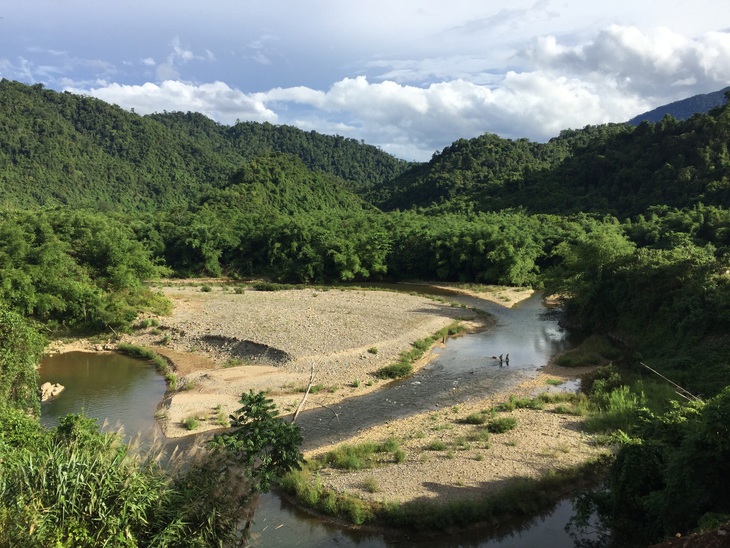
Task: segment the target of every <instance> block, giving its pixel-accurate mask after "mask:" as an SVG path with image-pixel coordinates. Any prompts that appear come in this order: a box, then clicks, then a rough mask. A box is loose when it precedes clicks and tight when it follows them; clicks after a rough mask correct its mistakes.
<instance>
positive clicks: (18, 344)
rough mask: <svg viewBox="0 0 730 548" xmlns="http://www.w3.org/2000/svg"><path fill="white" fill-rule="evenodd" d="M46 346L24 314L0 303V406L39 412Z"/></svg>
mask: <svg viewBox="0 0 730 548" xmlns="http://www.w3.org/2000/svg"><path fill="white" fill-rule="evenodd" d="M44 346H45V341H44V339H43V337H41V335H40V334H39V333H38V332H37V331H36V330H35V329H33V328H32V327H31V326H30V325H28V323H27V322H26V321H25V320H24V319H23V318H22V317H21V316H19V315H18V314H16V313H14V312H10V311H9V310H5V309H3V308H2V306H0V408H2V407H6V406H8V407H13V408H16V409H20V410H21V411H24V412H31V413H34V414H35V415H38V414H39V413H40V402H39V398H38V371H37V369H36V367H37V365H38V363H39V362H40V358H41V355H42V352H43V347H44Z"/></svg>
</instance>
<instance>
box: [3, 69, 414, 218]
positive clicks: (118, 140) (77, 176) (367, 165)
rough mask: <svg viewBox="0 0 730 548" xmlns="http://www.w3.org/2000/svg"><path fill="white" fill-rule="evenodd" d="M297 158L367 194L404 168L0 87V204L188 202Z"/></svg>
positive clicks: (65, 96)
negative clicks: (264, 163) (262, 167)
mask: <svg viewBox="0 0 730 548" xmlns="http://www.w3.org/2000/svg"><path fill="white" fill-rule="evenodd" d="M270 152H287V153H291V154H294V155H296V156H299V157H300V158H301V159H302V161H303V162H304V163H305V164H306V165H307V166H308V167H309V168H311V169H313V170H316V171H322V172H324V173H330V174H332V175H334V176H337V177H339V178H340V179H342V181H343V182H344V184H346V185H347V186H348V187H349V188H351V189H359V188H367V187H369V186H371V185H373V184H375V183H377V182H380V181H382V180H386V179H389V178H391V177H393V176H395V175H397V174H398V173H399V172H400V171H402V170H403V169H405V168H406V167H407V165H408V164H407V163H406V162H404V161H402V160H398V159H396V158H394V157H392V156H390V155H388V154H386V153H384V152H382V151H380V150H379V149H377V148H376V147H373V146H369V145H365V144H362V143H359V142H357V141H355V140H353V139H345V138H343V137H330V136H324V135H319V134H317V133H314V132H304V131H301V130H298V129H295V128H291V127H285V126H272V125H271V124H255V123H242V124H238V125H236V126H234V127H228V126H222V125H220V124H217V123H215V122H213V121H212V120H210V119H208V118H206V117H204V116H202V115H199V114H192V113H187V114H183V113H165V114H157V115H151V116H138V115H136V114H134V113H130V112H127V111H125V110H123V109H121V108H119V107H116V106H113V105H109V104H107V103H104V102H103V101H99V100H97V99H92V98H89V97H81V96H78V95H73V94H70V93H57V92H55V91H50V90H46V89H43V87H42V86H41V85H35V86H27V85H24V84H20V83H17V82H11V81H8V80H2V81H0V205H2V206H3V207H5V208H9V207H30V206H37V205H43V206H54V205H70V206H73V207H91V208H95V209H118V210H126V211H134V210H153V209H156V208H160V207H171V206H181V205H186V204H188V203H191V202H194V201H196V200H197V199H199V197H200V196H201V195H202V194H203V193H204V192H206V191H207V190H210V189H213V188H220V187H222V186H225V185H226V184H227V183H228V181H229V179H230V177H231V175H232V174H233V173H234V171H236V170H237V169H240V168H241V166H242V165H243V164H244V163H245V162H246V161H248V160H251V159H253V158H255V157H257V156H259V155H261V154H268V153H270Z"/></svg>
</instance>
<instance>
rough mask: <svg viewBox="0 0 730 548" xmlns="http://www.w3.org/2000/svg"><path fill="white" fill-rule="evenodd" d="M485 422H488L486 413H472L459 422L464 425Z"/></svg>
mask: <svg viewBox="0 0 730 548" xmlns="http://www.w3.org/2000/svg"><path fill="white" fill-rule="evenodd" d="M487 420H489V416H488V415H487V414H486V413H472V414H471V415H468V416H466V417H464V419H463V420H462V421H461V422H463V423H464V424H484V423H485V422H487Z"/></svg>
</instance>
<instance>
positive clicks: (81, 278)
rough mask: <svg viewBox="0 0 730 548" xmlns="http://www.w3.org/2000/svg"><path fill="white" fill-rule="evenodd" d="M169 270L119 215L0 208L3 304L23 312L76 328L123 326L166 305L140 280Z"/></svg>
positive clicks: (1, 295) (0, 268)
mask: <svg viewBox="0 0 730 548" xmlns="http://www.w3.org/2000/svg"><path fill="white" fill-rule="evenodd" d="M165 272H167V271H166V269H163V268H161V267H159V266H157V265H156V264H155V263H154V262H153V261H152V259H151V258H150V253H149V252H148V251H147V250H146V249H145V248H144V247H143V246H142V244H141V243H140V242H138V241H137V239H136V235H135V233H134V232H133V231H132V230H131V229H130V228H129V227H128V226H127V225H126V224H125V223H124V222H123V220H122V219H115V218H111V217H109V216H103V215H101V214H95V213H89V212H80V211H78V212H72V211H63V210H55V211H34V212H12V213H0V279H1V280H2V281H1V282H0V304H5V305H6V306H7V307H9V308H11V309H13V310H15V311H17V312H19V313H20V314H22V315H24V316H30V317H33V318H35V319H38V320H40V321H44V322H50V323H51V324H52V325H58V324H63V325H65V326H67V327H71V328H77V329H92V330H100V329H108V327H112V328H117V329H118V328H126V327H129V326H131V324H132V323H133V321H134V320H135V319H136V317H137V314H138V313H139V312H140V311H143V310H150V311H155V312H163V311H164V310H165V308H166V305H165V301H164V299H161V298H160V297H159V296H156V295H155V294H153V293H152V292H151V291H150V290H149V289H147V288H146V287H145V286H144V285H143V284H142V282H143V281H144V280H147V279H149V278H153V277H158V276H159V275H160V274H162V273H165ZM167 306H169V305H167Z"/></svg>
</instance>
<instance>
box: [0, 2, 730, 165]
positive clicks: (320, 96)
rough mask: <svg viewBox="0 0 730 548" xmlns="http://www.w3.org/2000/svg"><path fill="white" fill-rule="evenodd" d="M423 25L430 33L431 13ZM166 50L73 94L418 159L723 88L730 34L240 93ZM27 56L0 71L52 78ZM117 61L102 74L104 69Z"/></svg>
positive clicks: (433, 62) (519, 14)
mask: <svg viewBox="0 0 730 548" xmlns="http://www.w3.org/2000/svg"><path fill="white" fill-rule="evenodd" d="M523 6H524V3H523ZM536 6H538V7H539V8H540V10H539V11H540V13H538V14H536V15H533V14H531V13H530V12H529V10H527V11H526V10H525V9H522V8H515V9H514V10H512V11H504V12H503V13H501V14H500V13H497V14H496V15H494V16H493V17H492V18H491V19H485V18H482V19H477V18H475V19H474V21H473V22H472V24H464V25H462V26H461V27H459V26H458V25H451V26H449V27H448V29H449V31H448V32H453V31H455V30H460V31H461V32H462V33H464V34H469V35H479V34H480V32H483V31H484V28H488V29H491V30H494V29H501V32H504V33H506V32H507V31H508V30H509V29H512V28H514V27H515V26H521V25H524V24H526V22H531V20H532V19H535V18H542V19H549V18H550V17H552V16H553V14H552V13H551V12H550V11H549V10H548V4H547V3H544V2H540V3H538V4H536ZM429 21H430V23H429V24H430V25H431V26H432V27H433V28H434V29H436V28H437V25H436V19H434V18H433V17H431V18H430V19H429ZM429 28H430V27H429ZM260 32H261V31H258V30H257V33H258V35H259V36H260V37H259V38H256V39H253V38H251V37H250V36H249V37H247V39H246V41H245V42H244V45H242V46H241V48H238V49H236V50H235V52H234V50H231V52H232V53H230V55H231V56H232V57H233V56H235V55H236V54H238V55H239V58H240V55H241V52H243V55H244V56H245V57H246V58H248V59H254V60H255V61H256V62H257V63H258V64H259V66H264V65H265V67H264V68H262V69H260V70H262V71H271V73H273V72H275V70H277V69H280V68H281V66H282V63H281V61H282V55H283V54H282V53H280V52H279V51H278V49H277V48H279V46H280V45H281V44H280V42H279V38H276V37H275V36H273V35H269V34H266V35H263V36H261V35H260ZM444 32H446V31H444ZM434 33H435V31H434ZM434 35H435V34H434ZM167 45H168V46H169V47H171V51H170V52H169V54H168V55H167V57H165V56H164V55H163V56H161V57H158V59H165V62H162V63H156V62H155V60H154V59H153V58H152V57H147V58H144V59H143V60H142V63H143V64H144V65H147V66H148V67H154V68H155V73H156V77H157V79H158V82H159V83H157V84H154V83H146V84H144V85H122V84H119V83H110V84H106V85H101V84H96V85H90V86H81V85H76V86H72V88H73V89H72V91H79V92H82V93H87V94H90V95H93V96H96V97H99V98H101V99H104V100H107V101H109V102H113V103H117V104H119V105H121V106H123V107H126V108H135V110H136V111H137V112H139V113H143V114H144V113H149V112H154V111H163V110H168V111H174V110H182V111H189V110H191V111H199V112H202V113H204V114H206V115H207V116H210V117H211V118H213V119H215V120H217V121H219V122H221V123H225V124H232V123H234V122H235V121H236V120H237V119H240V120H253V121H268V122H274V123H286V124H292V125H296V126H298V127H301V128H302V129H305V130H316V131H320V132H323V133H339V134H342V135H345V136H348V137H353V138H356V139H363V140H365V141H366V142H367V143H370V144H374V145H377V146H380V147H381V148H383V149H384V150H387V151H388V152H391V153H393V154H396V155H398V156H401V157H404V158H407V159H419V160H423V159H428V158H429V157H430V156H431V154H432V153H433V152H434V151H435V150H440V149H441V148H443V147H445V146H447V145H448V144H450V143H451V142H453V141H454V140H456V139H458V138H461V137H465V138H469V137H475V136H477V135H480V134H482V133H485V132H493V133H497V134H499V135H502V136H504V137H509V138H521V137H528V138H531V139H536V140H545V139H548V138H550V137H553V136H555V135H557V134H558V132H559V131H560V130H562V129H566V128H570V127H572V128H575V127H583V126H585V125H587V124H599V123H605V122H621V121H625V120H627V119H629V118H631V117H633V116H635V115H637V114H639V113H641V112H644V111H646V110H649V109H651V108H654V107H656V106H658V105H661V104H665V103H668V102H671V101H674V100H677V99H680V98H683V97H686V96H689V95H693V94H696V93H706V92H709V91H715V90H717V89H720V88H722V87H724V86H726V85H728V84H730V32H707V33H704V34H699V35H697V36H694V37H689V36H688V35H682V34H679V33H677V32H674V31H672V30H669V29H668V28H655V29H650V30H644V29H641V28H639V27H636V26H630V25H623V26H621V25H615V24H614V25H607V26H605V27H603V28H602V29H601V30H598V31H596V32H594V33H593V34H591V35H590V36H587V37H581V36H576V35H569V34H561V35H557V34H553V35H542V36H540V37H538V38H533V39H532V40H531V42H530V43H529V44H528V45H524V44H521V45H519V46H517V45H513V46H510V47H511V48H512V49H511V50H509V48H508V47H507V46H504V45H503V46H501V47H502V49H501V50H500V51H499V53H498V54H497V55H496V56H495V55H491V56H487V55H486V52H484V53H482V52H480V51H479V48H478V47H472V48H471V49H470V50H469V51H468V52H467V53H458V54H455V53H449V52H446V53H444V54H442V55H439V54H437V55H432V54H422V55H421V56H416V55H414V56H413V57H412V58H408V57H407V56H402V57H399V58H398V59H387V58H385V57H384V56H382V55H372V56H370V57H368V58H367V59H365V60H363V61H360V62H358V63H355V64H353V68H352V70H351V71H350V73H349V76H346V77H343V76H341V75H339V74H338V76H336V77H333V78H329V79H327V80H326V83H325V84H321V85H320V84H316V85H309V86H305V85H292V86H278V87H274V86H271V87H259V89H260V91H257V92H254V93H245V92H243V91H241V90H240V89H236V87H235V85H234V84H233V83H232V81H235V80H233V76H232V77H231V78H232V81H229V82H228V83H223V82H221V81H214V82H213V83H204V84H193V83H185V82H183V81H181V80H182V78H181V74H180V73H181V72H187V71H188V70H192V68H193V66H194V65H196V64H197V63H193V61H205V60H208V61H211V60H215V55H213V53H212V51H211V50H207V49H206V50H201V51H205V53H204V55H198V54H196V53H195V52H194V51H193V50H192V49H191V48H189V47H187V46H185V45H183V43H182V41H181V40H180V39H179V38H175V39H173V40H172V41H171V42H170V43H169V44H167ZM282 51H283V49H282ZM490 53H491V52H490ZM140 57H141V56H140ZM316 60H317V59H315V61H316ZM23 61H24V62H23V63H20V64H19V66H17V67H15V66H13V65H12V63H10V62H9V61H7V60H5V61H4V62H2V63H0V74H2V75H5V73H6V72H8V71H10V70H14V71H16V72H17V73H18V74H22V73H23V71H25V72H28V73H30V74H31V77H33V76H37V75H38V74H41V72H42V73H45V74H48V75H51V76H49V77H54V76H53V75H52V73H53V66H50V65H49V66H44V67H41V66H40V65H38V66H35V65H31V64H29V63H28V62H27V61H25V60H23ZM85 62H86V64H87V65H90V64H91V61H89V60H86V61H85ZM9 65H10V68H8V66H9ZM206 65H209V64H208V63H206ZM210 65H211V66H212V65H213V64H210ZM112 68H113V67H109V66H108V67H99V70H100V71H104V74H109V73H110V72H111V70H112ZM231 74H233V73H231ZM241 74H242V71H240V70H238V72H237V73H236V77H237V78H239V80H238V82H239V83H238V84H237V85H239V86H244V85H251V84H250V83H249V82H241V79H243V78H245V77H246V73H243V74H244V76H243V77H242V76H241ZM365 74H367V76H365ZM148 78H149V77H148ZM107 80H109V78H107ZM201 80H202V78H201ZM57 81H60V80H57ZM296 83H299V82H296ZM84 88H85V89H84Z"/></svg>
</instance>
